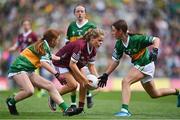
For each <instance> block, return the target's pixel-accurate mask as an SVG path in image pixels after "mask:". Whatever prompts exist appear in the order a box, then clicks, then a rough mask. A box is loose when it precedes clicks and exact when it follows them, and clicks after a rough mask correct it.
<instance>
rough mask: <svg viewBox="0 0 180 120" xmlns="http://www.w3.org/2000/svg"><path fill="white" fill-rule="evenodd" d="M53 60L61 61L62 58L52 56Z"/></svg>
mask: <svg viewBox="0 0 180 120" xmlns="http://www.w3.org/2000/svg"><path fill="white" fill-rule="evenodd" d="M52 60H60V57H59V56H56V55H54V54H52Z"/></svg>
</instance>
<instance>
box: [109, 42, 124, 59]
mask: <svg viewBox="0 0 180 120" xmlns="http://www.w3.org/2000/svg"><path fill="white" fill-rule="evenodd" d="M122 55H123V49H122V48H121V46H120V44H119V42H118V41H117V42H116V45H115V47H114V50H113V54H112V59H113V60H114V61H116V62H118V61H119V60H120V59H121V57H122Z"/></svg>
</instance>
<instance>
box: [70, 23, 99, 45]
mask: <svg viewBox="0 0 180 120" xmlns="http://www.w3.org/2000/svg"><path fill="white" fill-rule="evenodd" d="M90 28H96V25H95V24H94V23H92V22H89V21H87V22H85V23H84V25H82V26H79V25H78V24H77V23H76V21H73V22H71V24H70V25H69V27H68V30H67V39H68V40H69V42H73V41H76V40H77V39H79V38H80V37H82V36H83V35H84V34H85V32H86V31H88V30H89V29H90Z"/></svg>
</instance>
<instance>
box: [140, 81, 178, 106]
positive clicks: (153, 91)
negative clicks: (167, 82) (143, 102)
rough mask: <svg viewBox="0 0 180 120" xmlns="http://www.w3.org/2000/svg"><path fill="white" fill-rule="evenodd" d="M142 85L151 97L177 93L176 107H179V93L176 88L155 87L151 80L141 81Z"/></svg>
mask: <svg viewBox="0 0 180 120" xmlns="http://www.w3.org/2000/svg"><path fill="white" fill-rule="evenodd" d="M142 86H143V88H144V89H145V90H146V92H147V93H148V94H149V96H150V97H151V98H159V97H163V96H168V95H177V97H178V100H177V107H180V93H179V90H178V89H173V88H161V89H156V86H155V84H154V81H153V80H151V81H150V82H147V83H144V84H143V83H142Z"/></svg>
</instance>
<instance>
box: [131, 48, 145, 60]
mask: <svg viewBox="0 0 180 120" xmlns="http://www.w3.org/2000/svg"><path fill="white" fill-rule="evenodd" d="M145 51H146V48H144V49H142V50H141V51H139V52H138V53H136V54H134V55H132V61H135V60H137V59H139V58H140V57H141V56H142V55H143V54H144V53H145Z"/></svg>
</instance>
